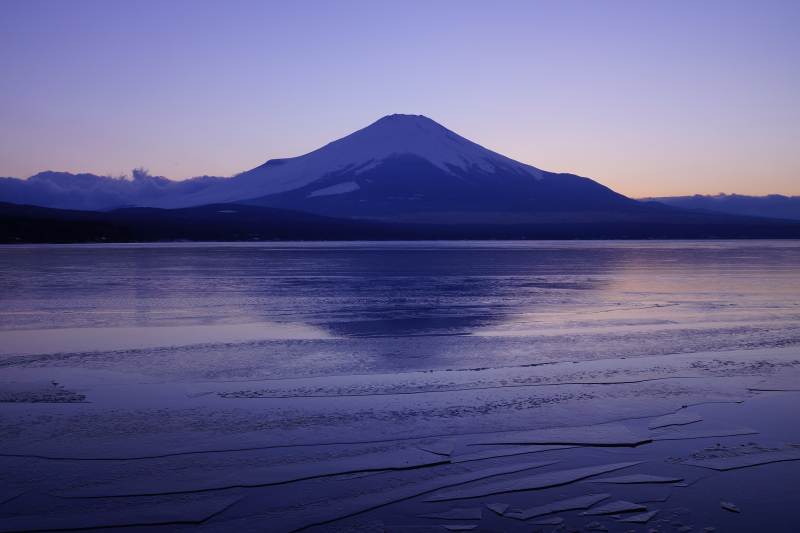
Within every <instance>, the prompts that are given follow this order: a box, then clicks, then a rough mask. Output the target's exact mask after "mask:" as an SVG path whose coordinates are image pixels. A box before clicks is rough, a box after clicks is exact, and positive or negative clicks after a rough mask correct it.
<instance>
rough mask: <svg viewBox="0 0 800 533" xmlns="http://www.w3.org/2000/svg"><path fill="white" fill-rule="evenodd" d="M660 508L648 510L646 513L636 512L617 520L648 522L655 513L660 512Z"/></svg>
mask: <svg viewBox="0 0 800 533" xmlns="http://www.w3.org/2000/svg"><path fill="white" fill-rule="evenodd" d="M658 511H659V509H653V510H652V511H648V512H646V513H640V514H635V515H633V516H627V517H625V518H622V519H620V520H617V522H628V523H631V524H646V523H648V522H649V521H650V519H652V518H653V517H654V516H655V515H657V514H658Z"/></svg>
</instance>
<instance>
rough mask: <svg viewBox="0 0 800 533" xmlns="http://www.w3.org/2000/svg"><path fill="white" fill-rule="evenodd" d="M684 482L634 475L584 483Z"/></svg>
mask: <svg viewBox="0 0 800 533" xmlns="http://www.w3.org/2000/svg"><path fill="white" fill-rule="evenodd" d="M679 481H683V478H682V477H661V476H649V475H647V474H634V475H632V476H618V477H604V478H598V479H587V480H586V481H584V483H614V484H619V485H629V484H637V483H678V482H679Z"/></svg>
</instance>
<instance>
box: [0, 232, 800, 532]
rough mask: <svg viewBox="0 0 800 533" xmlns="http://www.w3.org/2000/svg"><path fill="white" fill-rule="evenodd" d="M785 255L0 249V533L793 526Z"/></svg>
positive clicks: (667, 249)
mask: <svg viewBox="0 0 800 533" xmlns="http://www.w3.org/2000/svg"><path fill="white" fill-rule="evenodd" d="M798 264H800V243H796V242H778V241H775V242H753V241H741V242H738V241H729V242H713V241H709V242H592V243H581V242H550V243H525V242H491V243H316V244H315V243H286V244H283V243H271V244H188V243H187V244H163V245H114V246H110V245H109V246H105V245H103V246H100V245H98V246H31V247H25V246H21V247H6V248H2V249H0V317H2V320H0V533H2V532H11V531H20V532H22V531H59V530H70V531H74V530H103V531H115V530H117V529H120V528H124V531H143V532H167V531H170V532H172V531H174V532H195V531H196V532H249V531H252V532H266V531H269V532H273V531H274V532H284V533H291V532H294V531H308V532H319V533H322V532H331V533H334V532H336V533H356V532H361V533H367V532H368V533H380V532H394V531H397V532H401V531H402V532H416V533H423V532H441V533H444V532H446V531H487V532H488V531H496V532H502V531H504V532H507V533H513V532H520V533H523V532H524V533H530V532H532V531H537V530H541V531H546V532H547V533H550V532H551V531H554V532H555V531H557V532H569V531H611V532H620V533H623V532H626V533H627V532H630V531H634V532H637V533H645V532H650V531H656V532H659V533H666V532H672V531H681V532H686V531H698V532H699V531H712V530H714V531H720V532H725V531H731V532H740V531H741V532H747V531H753V532H756V531H791V530H794V529H796V524H797V523H798V520H800V517H799V516H798V515H797V511H796V503H797V502H798V501H800V483H798V481H800V426H798V425H797V423H796V421H797V420H798V416H799V415H800V305H798V304H800V268H798V266H797V265H798ZM712 528H715V529H712Z"/></svg>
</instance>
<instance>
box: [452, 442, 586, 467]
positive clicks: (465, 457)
mask: <svg viewBox="0 0 800 533" xmlns="http://www.w3.org/2000/svg"><path fill="white" fill-rule="evenodd" d="M568 448H575V446H563V445H554V446H537V445H535V444H532V445H522V446H514V447H511V448H497V449H494V450H483V451H480V452H475V453H464V454H461V455H456V456H450V462H451V463H466V462H468V461H479V460H481V459H491V458H493V457H507V456H509V455H522V454H525V453H537V452H547V451H551V450H566V449H568Z"/></svg>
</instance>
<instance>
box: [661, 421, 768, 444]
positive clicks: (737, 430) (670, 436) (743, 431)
mask: <svg viewBox="0 0 800 533" xmlns="http://www.w3.org/2000/svg"><path fill="white" fill-rule="evenodd" d="M756 433H758V431H756V430H754V429H750V428H745V427H738V426H728V425H708V426H699V425H693V426H690V427H673V428H667V429H661V430H656V431H653V433H652V434H651V438H652V439H653V440H654V441H659V440H683V439H703V438H707V437H732V436H735V435H753V434H756Z"/></svg>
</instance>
